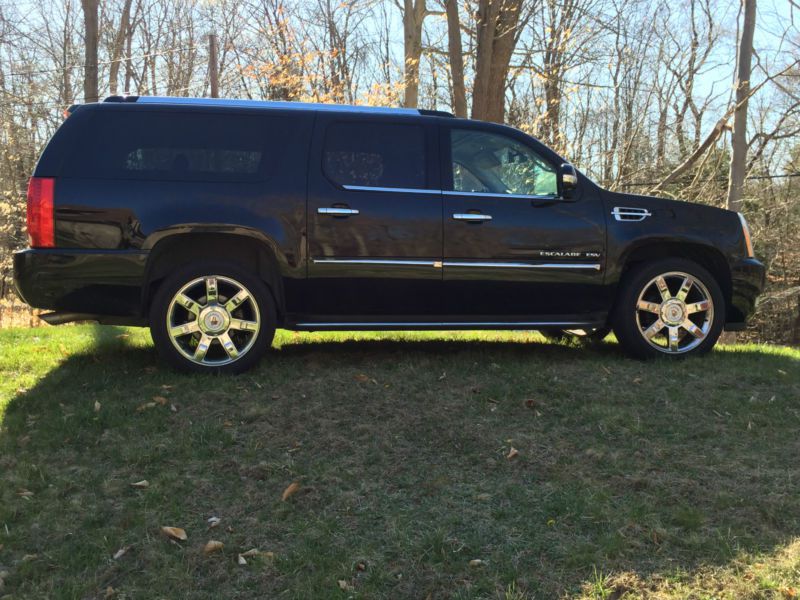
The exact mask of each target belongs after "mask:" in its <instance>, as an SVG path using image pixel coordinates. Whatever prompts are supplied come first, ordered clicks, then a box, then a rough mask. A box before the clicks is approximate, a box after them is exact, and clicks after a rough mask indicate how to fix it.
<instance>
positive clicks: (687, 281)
mask: <svg viewBox="0 0 800 600" xmlns="http://www.w3.org/2000/svg"><path fill="white" fill-rule="evenodd" d="M724 323H725V301H724V297H723V295H722V290H721V289H720V287H719V284H718V283H717V281H716V279H714V277H713V276H712V275H711V273H709V272H708V271H707V270H706V269H704V268H703V267H701V266H700V265H698V264H697V263H695V262H692V261H690V260H686V259H678V258H674V259H664V260H659V261H657V262H654V263H647V264H643V265H639V266H637V267H634V268H633V269H632V270H631V271H630V272H628V273H627V274H626V276H625V277H624V278H623V281H622V283H621V289H620V293H619V296H618V298H617V304H616V307H615V310H614V318H613V327H614V333H615V334H616V336H617V339H618V340H619V343H620V344H621V346H622V348H623V349H624V350H625V351H626V352H627V353H628V354H630V355H631V356H634V357H636V358H653V357H656V356H687V355H700V354H705V353H706V352H708V351H709V350H711V348H713V347H714V344H716V342H717V340H718V339H719V336H720V334H721V333H722V328H723V325H724Z"/></svg>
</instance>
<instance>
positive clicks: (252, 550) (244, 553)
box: [239, 548, 261, 557]
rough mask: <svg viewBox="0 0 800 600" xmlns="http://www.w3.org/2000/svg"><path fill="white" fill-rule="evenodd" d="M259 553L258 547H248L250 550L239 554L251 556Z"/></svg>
mask: <svg viewBox="0 0 800 600" xmlns="http://www.w3.org/2000/svg"><path fill="white" fill-rule="evenodd" d="M259 554H261V550H259V549H258V548H250V550H248V551H247V552H242V553H241V554H240V555H239V556H247V557H251V556H258V555H259Z"/></svg>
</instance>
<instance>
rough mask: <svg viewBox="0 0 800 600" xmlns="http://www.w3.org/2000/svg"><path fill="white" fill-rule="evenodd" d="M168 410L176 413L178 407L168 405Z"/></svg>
mask: <svg viewBox="0 0 800 600" xmlns="http://www.w3.org/2000/svg"><path fill="white" fill-rule="evenodd" d="M169 409H170V410H171V411H172V412H174V413H176V412H178V407H177V406H175V405H174V404H170V405H169Z"/></svg>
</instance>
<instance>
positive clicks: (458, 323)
mask: <svg viewBox="0 0 800 600" xmlns="http://www.w3.org/2000/svg"><path fill="white" fill-rule="evenodd" d="M510 325H514V326H516V325H520V326H524V327H586V326H591V325H595V324H594V323H591V322H588V321H586V322H584V321H430V322H426V321H418V322H405V321H376V322H361V321H356V322H347V321H343V322H323V323H295V327H464V326H475V327H507V326H510Z"/></svg>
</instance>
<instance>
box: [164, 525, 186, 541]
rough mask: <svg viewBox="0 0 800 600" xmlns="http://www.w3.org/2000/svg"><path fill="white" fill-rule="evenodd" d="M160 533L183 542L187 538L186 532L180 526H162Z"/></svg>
mask: <svg viewBox="0 0 800 600" xmlns="http://www.w3.org/2000/svg"><path fill="white" fill-rule="evenodd" d="M161 533H163V534H164V535H166V536H167V537H168V538H171V539H173V540H179V541H181V542H185V541H186V540H187V539H188V536H187V535H186V532H185V531H184V530H183V529H181V528H180V527H162V528H161Z"/></svg>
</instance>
